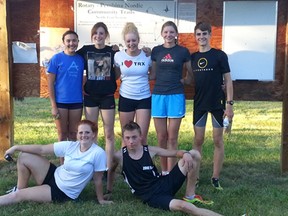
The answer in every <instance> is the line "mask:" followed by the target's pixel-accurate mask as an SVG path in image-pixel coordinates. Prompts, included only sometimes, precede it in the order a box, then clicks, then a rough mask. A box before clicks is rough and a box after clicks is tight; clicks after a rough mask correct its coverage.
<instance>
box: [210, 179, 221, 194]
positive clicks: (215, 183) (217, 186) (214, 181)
mask: <svg viewBox="0 0 288 216" xmlns="http://www.w3.org/2000/svg"><path fill="white" fill-rule="evenodd" d="M211 183H212V186H213V187H214V188H215V189H216V190H219V191H221V190H223V188H222V187H221V185H220V182H219V179H218V178H212V179H211Z"/></svg>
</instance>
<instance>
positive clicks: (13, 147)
mask: <svg viewBox="0 0 288 216" xmlns="http://www.w3.org/2000/svg"><path fill="white" fill-rule="evenodd" d="M15 148H16V146H12V147H11V148H9V149H8V150H7V151H6V152H5V154H4V157H5V156H6V155H10V156H11V157H12V155H13V154H14V152H15V150H16V149H15Z"/></svg>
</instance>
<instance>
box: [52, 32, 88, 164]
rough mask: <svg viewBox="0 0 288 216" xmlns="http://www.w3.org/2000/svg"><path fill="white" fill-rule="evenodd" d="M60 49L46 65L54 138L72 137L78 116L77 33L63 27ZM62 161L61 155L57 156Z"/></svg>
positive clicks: (81, 66)
mask: <svg viewBox="0 0 288 216" xmlns="http://www.w3.org/2000/svg"><path fill="white" fill-rule="evenodd" d="M62 41H63V44H64V51H63V52H60V53H57V54H55V55H54V56H53V57H52V58H51V60H50V62H49V65H48V68H47V72H48V90H49V97H50V102H51V106H52V116H53V117H54V119H55V123H56V127H57V132H58V141H64V140H76V132H77V124H78V122H79V121H80V120H81V117H82V107H83V105H82V103H83V99H82V98H83V97H82V83H83V71H84V59H83V58H82V57H81V56H80V55H78V54H76V49H77V47H78V42H79V39H78V35H77V33H76V32H74V31H70V30H69V31H66V32H65V33H64V34H63V36H62ZM60 162H61V163H63V159H60Z"/></svg>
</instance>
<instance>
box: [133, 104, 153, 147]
mask: <svg viewBox="0 0 288 216" xmlns="http://www.w3.org/2000/svg"><path fill="white" fill-rule="evenodd" d="M150 118H151V110H150V109H139V110H136V122H137V123H138V125H139V126H140V128H141V134H142V144H144V145H147V144H148V143H147V136H148V130H149V125H150Z"/></svg>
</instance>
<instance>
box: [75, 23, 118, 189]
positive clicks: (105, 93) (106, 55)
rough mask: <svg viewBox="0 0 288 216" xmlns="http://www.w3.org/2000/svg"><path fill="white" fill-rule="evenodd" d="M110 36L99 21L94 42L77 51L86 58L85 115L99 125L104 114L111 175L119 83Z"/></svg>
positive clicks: (92, 31) (94, 33)
mask: <svg viewBox="0 0 288 216" xmlns="http://www.w3.org/2000/svg"><path fill="white" fill-rule="evenodd" d="M107 38H109V32H108V28H107V26H106V25H105V24H104V23H103V22H98V23H96V24H95V25H94V26H93V27H92V29H91V40H92V42H93V45H85V46H83V47H82V48H81V49H80V50H78V51H77V53H79V54H80V55H81V56H83V58H84V59H85V69H86V76H85V78H84V79H85V80H84V82H85V85H84V89H83V91H84V112H85V117H86V119H88V120H90V121H92V122H94V123H95V124H96V125H98V119H99V115H101V117H102V121H103V127H104V134H105V150H106V153H107V165H108V178H109V173H110V172H109V168H110V166H111V160H112V155H113V152H114V146H115V135H114V122H115V99H114V93H115V91H116V88H117V84H116V77H115V71H114V67H113V65H114V55H115V51H114V50H113V48H112V47H111V46H107V45H105V41H106V39H107ZM107 188H109V185H107Z"/></svg>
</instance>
